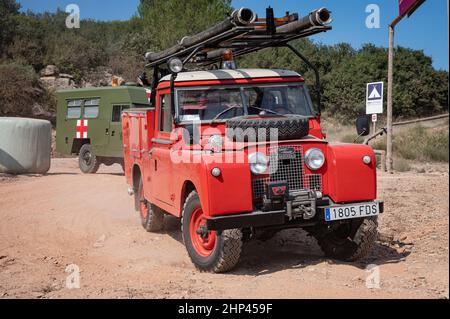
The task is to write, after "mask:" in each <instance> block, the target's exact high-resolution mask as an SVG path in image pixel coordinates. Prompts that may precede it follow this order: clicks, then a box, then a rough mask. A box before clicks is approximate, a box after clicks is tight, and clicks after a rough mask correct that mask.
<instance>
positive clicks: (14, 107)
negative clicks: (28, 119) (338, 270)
mask: <svg viewBox="0 0 450 319" xmlns="http://www.w3.org/2000/svg"><path fill="white" fill-rule="evenodd" d="M41 93H42V91H41V90H40V89H38V78H37V75H36V73H35V72H34V70H33V68H32V67H31V66H23V65H20V64H17V63H9V64H1V65H0V116H28V115H30V114H31V109H32V107H33V104H34V103H35V101H36V99H38V98H39V96H40V94H41Z"/></svg>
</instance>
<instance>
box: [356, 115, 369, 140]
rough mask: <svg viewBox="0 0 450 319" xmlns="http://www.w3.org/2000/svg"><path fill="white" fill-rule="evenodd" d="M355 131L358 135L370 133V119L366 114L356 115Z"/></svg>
mask: <svg viewBox="0 0 450 319" xmlns="http://www.w3.org/2000/svg"><path fill="white" fill-rule="evenodd" d="M356 131H357V132H358V136H367V135H369V134H370V121H369V117H368V116H366V115H364V116H360V117H358V119H357V120H356Z"/></svg>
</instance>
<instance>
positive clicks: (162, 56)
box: [145, 7, 331, 67]
mask: <svg viewBox="0 0 450 319" xmlns="http://www.w3.org/2000/svg"><path fill="white" fill-rule="evenodd" d="M330 22H331V12H330V11H328V10H327V9H326V8H320V9H317V10H314V11H312V12H311V13H309V14H308V15H307V16H305V17H303V18H301V19H299V17H298V14H289V12H287V13H286V15H285V16H284V17H282V18H274V13H273V9H272V8H270V7H269V8H267V9H266V18H265V19H258V17H257V16H256V14H255V13H254V12H253V11H252V10H250V9H247V8H241V9H239V10H236V11H234V12H233V13H232V14H231V15H230V17H228V18H227V19H226V20H224V21H222V22H221V23H219V24H217V25H215V26H213V27H212V28H209V29H207V30H205V31H203V32H201V33H199V34H196V35H194V36H190V37H184V38H183V39H182V40H181V41H180V42H179V43H178V44H177V45H175V46H173V47H171V48H169V49H166V50H164V51H161V52H158V53H151V52H148V53H147V54H146V55H145V57H146V60H147V61H148V64H147V67H159V66H160V65H163V64H166V63H167V62H168V61H169V60H171V59H173V58H175V57H176V58H179V59H181V60H183V63H184V64H194V65H196V66H197V67H206V66H210V65H213V64H215V63H218V62H221V61H222V58H223V52H225V50H232V52H233V55H234V56H235V57H239V56H243V55H246V54H249V53H252V52H255V51H259V50H262V49H264V48H268V47H280V46H286V45H288V43H289V42H290V41H292V40H296V39H300V38H305V37H309V36H312V35H314V34H317V33H321V32H326V31H328V30H331V26H328V24H329V23H330Z"/></svg>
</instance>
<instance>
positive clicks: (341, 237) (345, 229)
mask: <svg viewBox="0 0 450 319" xmlns="http://www.w3.org/2000/svg"><path fill="white" fill-rule="evenodd" d="M350 235H351V226H350V225H349V224H343V225H340V226H339V227H338V228H337V229H336V231H335V232H334V233H333V236H331V238H330V239H331V241H332V242H333V244H336V245H342V244H345V243H346V242H347V241H348V240H349V238H350Z"/></svg>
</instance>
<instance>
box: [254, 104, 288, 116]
mask: <svg viewBox="0 0 450 319" xmlns="http://www.w3.org/2000/svg"><path fill="white" fill-rule="evenodd" d="M250 107H251V108H253V109H257V110H260V111H263V112H269V113H272V114H274V115H280V116H285V115H284V114H280V113H277V112H275V111H272V110H269V109H264V108H262V107H257V106H254V105H251V106H250Z"/></svg>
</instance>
